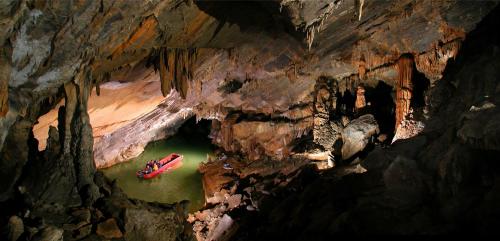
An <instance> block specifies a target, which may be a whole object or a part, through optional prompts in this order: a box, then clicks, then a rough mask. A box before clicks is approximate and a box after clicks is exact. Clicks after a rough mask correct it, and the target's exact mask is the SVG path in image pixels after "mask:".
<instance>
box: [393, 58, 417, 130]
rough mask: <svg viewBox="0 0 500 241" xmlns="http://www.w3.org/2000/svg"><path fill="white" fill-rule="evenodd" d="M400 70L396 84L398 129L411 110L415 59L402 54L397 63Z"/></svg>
mask: <svg viewBox="0 0 500 241" xmlns="http://www.w3.org/2000/svg"><path fill="white" fill-rule="evenodd" d="M396 69H397V71H398V80H397V81H398V82H397V86H396V128H395V129H396V130H397V129H398V127H399V125H400V124H401V121H402V120H403V119H404V118H405V116H406V115H407V114H408V113H409V111H410V101H411V97H412V91H413V85H412V75H413V59H412V58H410V57H408V56H402V57H401V58H400V59H399V60H398V62H397V65H396Z"/></svg>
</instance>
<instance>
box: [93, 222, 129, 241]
mask: <svg viewBox="0 0 500 241" xmlns="http://www.w3.org/2000/svg"><path fill="white" fill-rule="evenodd" d="M96 233H97V234H98V235H100V236H102V237H105V238H107V239H112V238H121V237H123V234H122V231H121V230H120V228H118V225H117V224H116V220H115V219H114V218H110V219H108V220H106V221H104V222H102V223H99V224H98V225H97V230H96Z"/></svg>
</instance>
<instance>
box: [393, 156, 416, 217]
mask: <svg viewBox="0 0 500 241" xmlns="http://www.w3.org/2000/svg"><path fill="white" fill-rule="evenodd" d="M384 183H385V186H386V188H387V194H388V195H389V196H390V197H391V198H392V199H391V200H393V201H394V202H395V203H394V204H395V205H396V206H398V207H405V206H414V205H417V204H419V203H420V202H421V201H422V200H423V197H424V192H425V183H424V178H423V174H422V173H421V172H420V170H419V169H418V167H417V163H416V162H415V160H412V159H408V158H406V157H403V156H397V157H396V159H395V160H394V161H393V162H392V163H391V164H390V165H389V167H388V168H387V170H385V172H384Z"/></svg>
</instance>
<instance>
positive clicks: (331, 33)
mask: <svg viewBox="0 0 500 241" xmlns="http://www.w3.org/2000/svg"><path fill="white" fill-rule="evenodd" d="M497 5H498V2H496V1H451V2H434V1H410V0H405V1H398V2H391V1H303V0H297V1H288V0H281V1H272V2H265V1H264V2H259V1H250V2H242V1H237V2H225V1H220V2H219V1H194V2H193V1H161V0H157V1H156V0H155V1H147V2H145V3H144V4H143V5H141V6H140V7H138V6H137V4H136V3H135V2H133V1H116V2H108V1H93V0H83V1H77V2H73V1H67V2H65V1H62V2H52V1H11V0H7V1H2V2H1V3H0V202H2V203H1V205H2V207H3V206H4V205H5V206H6V207H12V208H8V209H3V208H2V210H0V214H1V215H0V224H2V225H3V224H4V223H9V220H8V219H9V218H10V217H12V216H13V215H15V216H18V217H19V218H20V219H22V223H23V227H24V231H23V232H22V234H21V236H19V239H23V238H24V239H26V240H62V239H65V240H74V239H83V240H104V239H107V238H121V239H125V240H158V236H157V235H156V234H157V233H160V234H161V237H162V238H164V239H165V240H183V239H192V238H193V236H192V234H191V232H192V231H191V227H190V226H189V225H188V224H186V223H185V222H186V221H185V219H186V214H185V213H184V210H186V209H185V207H184V205H185V204H186V203H178V204H172V205H167V204H158V203H146V202H142V201H138V200H131V199H128V198H127V197H126V196H125V195H124V194H123V193H122V192H121V191H120V190H119V189H118V188H117V186H116V184H113V183H111V182H109V181H107V180H105V179H103V177H102V176H99V175H100V174H98V173H97V174H96V164H97V166H99V167H104V166H108V165H112V164H115V163H119V162H122V161H125V160H127V159H129V158H130V157H133V156H136V155H138V154H139V153H140V151H141V150H142V148H143V147H144V146H145V145H146V143H147V142H149V141H151V140H156V139H158V138H163V137H166V136H169V135H170V134H171V133H174V132H175V131H176V128H177V127H178V126H179V125H181V124H182V122H183V121H184V120H185V119H187V118H188V117H191V116H193V115H196V118H197V119H209V120H212V121H213V125H212V134H211V137H212V140H213V143H214V144H216V145H218V146H219V147H221V148H222V152H225V153H227V156H226V159H224V158H221V159H218V160H215V161H212V162H208V163H207V164H206V165H203V166H202V167H200V171H201V172H202V173H203V174H204V183H205V184H204V186H205V189H206V191H207V199H209V200H210V202H209V205H207V207H206V208H205V210H202V211H200V212H199V213H196V214H194V216H192V217H190V218H189V220H190V222H191V223H193V222H194V224H193V228H194V229H193V231H194V236H195V237H196V238H198V239H203V240H204V239H229V238H234V239H240V240H261V239H290V240H308V239H313V238H316V237H318V239H319V238H332V236H333V235H335V234H381V233H385V234H449V233H454V234H456V233H468V232H470V233H494V232H495V231H496V230H495V228H496V227H497V226H498V225H497V223H498V214H499V213H500V212H499V208H498V200H499V198H498V197H499V196H500V195H499V194H498V190H499V188H498V181H497V180H498V173H499V171H498V164H497V162H495V161H496V158H497V157H498V151H499V148H498V144H499V140H498V136H499V135H498V121H497V119H498V118H495V117H497V116H498V106H499V104H500V103H499V100H498V94H499V90H500V87H499V86H500V84H499V83H498V78H497V76H499V74H498V70H499V69H500V68H499V66H498V63H499V62H500V61H498V59H499V58H498V55H499V50H498V49H499V44H498V36H497V35H498V34H497V31H496V30H497V29H498V26H497V24H496V23H498V22H499V21H498V17H497V16H498V14H499V13H498V11H499V10H498V9H499V8H498V6H497ZM492 10H493V12H492V13H491V14H490V15H488V13H490V12H491V11H492ZM487 15H488V16H487ZM485 16H486V17H485ZM483 18H485V20H483V21H482V22H481V23H480V24H478V23H479V22H480V21H481V20H482V19H483ZM476 26H477V29H475V28H476ZM466 37H467V38H466ZM135 67H138V68H139V69H142V70H143V72H142V73H146V72H148V71H149V72H152V71H151V70H152V69H153V70H156V71H157V72H158V74H159V75H160V80H161V82H160V89H161V92H162V94H163V95H164V96H166V99H165V100H164V102H162V103H161V104H159V105H158V106H157V107H158V108H155V109H154V110H153V111H151V112H149V113H147V114H145V115H143V116H141V117H138V118H137V119H136V120H134V121H132V122H130V123H127V124H126V125H124V126H122V127H120V128H118V129H117V130H115V131H113V133H111V134H110V135H108V136H105V137H102V138H101V139H100V140H99V141H98V142H97V143H96V146H95V147H94V140H93V135H92V131H93V129H92V127H91V125H90V121H89V114H88V112H89V111H88V98H89V95H90V93H91V92H92V90H93V89H94V88H95V93H96V94H99V93H100V85H101V84H102V83H104V82H107V81H110V80H111V79H116V78H119V77H120V76H125V75H126V72H128V71H129V70H131V69H134V68H135ZM143 67H144V68H143ZM139 74H140V73H139ZM115 77H116V78H115ZM419 81H423V82H427V83H428V84H427V85H428V86H427V85H426V84H425V83H420V82H419ZM360 86H362V87H363V89H364V92H363V91H362V90H361V89H360ZM63 98H64V100H65V104H64V106H60V107H59V109H58V126H57V129H56V128H49V131H48V132H49V133H48V140H47V148H46V149H45V150H44V151H39V150H38V146H39V145H38V142H37V140H36V139H35V138H34V135H33V130H32V129H33V126H34V125H35V124H36V122H37V120H38V118H39V117H40V116H42V115H43V114H45V113H47V112H48V111H49V110H50V109H52V108H55V107H56V106H58V104H59V103H60V102H61V99H63ZM124 98H126V97H124ZM382 100H383V101H382ZM419 108H422V110H421V111H422V112H423V114H424V115H425V116H424V117H425V118H422V119H417V120H416V121H422V123H424V124H425V125H423V129H422V125H420V124H419V123H418V122H415V123H414V122H412V119H411V118H407V117H408V116H409V115H410V114H411V110H414V111H420V109H419ZM400 127H402V129H401V131H399V132H398V130H399V129H400ZM394 130H395V131H396V138H395V139H399V140H396V141H395V142H394V143H392V145H390V146H389V143H388V142H390V140H391V139H392V137H393V136H392V135H393V134H394ZM384 136H385V137H384ZM401 138H408V139H404V140H403V139H401ZM309 157H314V158H311V159H314V162H313V165H309V163H311V160H309V159H308V158H309ZM231 158H234V159H231ZM340 159H346V160H344V161H345V163H344V162H338V163H337V162H336V161H337V160H340ZM334 161H335V162H334ZM227 163H229V167H227V165H226V164H227ZM320 166H322V167H324V168H325V169H326V170H323V171H322V170H317V169H316V168H317V167H320ZM334 166H335V167H334ZM225 167H226V168H225ZM332 167H333V168H332ZM408 189H410V191H407V190H408ZM207 210H208V211H207ZM89 213H90V215H89ZM325 214H329V215H325ZM89 216H90V219H89ZM16 220H17V221H14V222H13V224H12V227H13V228H11V229H10V230H11V231H12V232H10V231H9V232H8V235H10V236H9V237H10V238H12V237H15V236H17V235H18V234H19V233H20V232H21V228H19V227H20V226H21V225H19V223H20V222H19V220H18V219H16ZM112 220H115V221H112ZM99 227H100V228H99ZM97 230H99V232H97ZM2 238H3V237H2Z"/></svg>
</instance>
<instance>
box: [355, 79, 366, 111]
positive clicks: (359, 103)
mask: <svg viewBox="0 0 500 241" xmlns="http://www.w3.org/2000/svg"><path fill="white" fill-rule="evenodd" d="M365 106H366V98H365V87H363V86H362V85H359V86H358V88H357V89H356V102H355V103H354V108H355V110H356V111H359V110H361V109H363V108H365Z"/></svg>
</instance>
